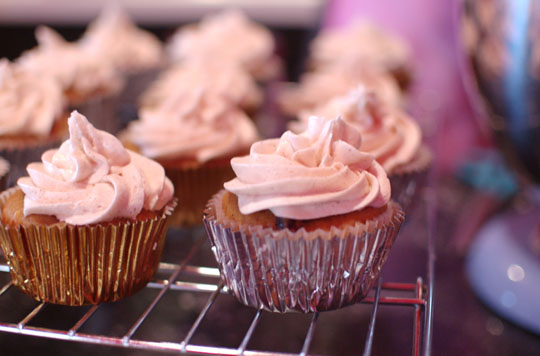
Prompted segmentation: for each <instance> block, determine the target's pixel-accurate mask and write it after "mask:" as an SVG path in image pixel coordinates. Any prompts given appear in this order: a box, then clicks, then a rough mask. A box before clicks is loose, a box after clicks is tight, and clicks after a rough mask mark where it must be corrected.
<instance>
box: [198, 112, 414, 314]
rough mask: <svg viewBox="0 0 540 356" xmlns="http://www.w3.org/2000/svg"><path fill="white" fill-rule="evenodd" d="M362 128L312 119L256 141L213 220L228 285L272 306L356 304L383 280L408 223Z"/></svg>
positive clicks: (215, 205) (216, 204)
mask: <svg viewBox="0 0 540 356" xmlns="http://www.w3.org/2000/svg"><path fill="white" fill-rule="evenodd" d="M360 144H361V137H360V132H359V131H358V130H357V129H356V128H355V127H354V126H352V125H349V124H348V123H347V122H346V121H344V120H343V119H341V118H337V119H333V120H327V119H324V118H319V117H312V118H311V119H310V121H309V125H308V128H307V130H306V131H305V132H303V133H301V134H298V135H297V134H294V133H292V132H290V131H287V132H286V133H284V134H283V135H282V136H281V138H279V139H268V140H264V141H259V142H256V143H255V144H253V146H252V147H251V151H250V154H249V156H244V157H236V158H233V159H232V161H231V165H232V167H233V170H234V172H235V173H236V176H237V177H236V178H234V179H233V180H231V181H229V182H227V183H225V190H222V191H220V192H219V193H217V194H216V195H214V197H213V198H212V199H211V200H210V201H209V203H208V207H207V209H206V210H205V215H204V222H205V227H206V231H207V233H208V236H209V238H210V241H211V244H212V251H213V252H214V254H215V257H216V260H217V262H218V264H219V267H220V271H221V275H222V278H223V280H224V282H225V284H226V285H227V288H228V290H229V291H230V292H231V293H233V294H234V296H235V297H236V298H238V300H239V301H241V302H242V303H243V304H245V305H248V306H252V307H255V308H264V309H267V310H270V311H276V312H286V311H292V310H296V311H301V312H306V313H307V312H315V311H325V310H332V309H337V308H340V307H343V306H346V305H349V304H352V303H356V302H357V301H359V300H361V299H362V298H363V297H365V296H366V295H367V293H368V292H369V290H370V288H371V287H372V285H373V283H374V282H375V280H376V279H377V277H378V275H379V273H380V270H381V267H382V265H383V263H384V262H385V260H386V258H387V256H388V252H389V249H390V247H391V245H392V244H393V241H394V239H395V236H396V234H397V232H398V230H399V227H400V226H401V223H402V221H403V218H404V216H403V212H402V211H401V208H400V207H399V205H398V204H397V203H395V202H393V201H391V200H390V194H391V190H390V182H389V180H388V177H387V176H386V173H385V172H384V169H383V168H382V167H381V166H380V165H379V164H378V163H377V162H376V161H375V159H374V158H373V156H371V155H369V154H367V153H365V152H361V151H360V150H359V147H360Z"/></svg>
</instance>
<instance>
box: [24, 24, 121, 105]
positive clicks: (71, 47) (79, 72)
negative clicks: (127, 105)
mask: <svg viewBox="0 0 540 356" xmlns="http://www.w3.org/2000/svg"><path fill="white" fill-rule="evenodd" d="M36 38H37V41H38V44H39V45H38V47H36V48H33V49H31V50H29V51H26V52H24V53H23V54H22V56H21V57H19V58H18V59H17V64H18V65H19V66H21V67H22V68H25V69H26V70H30V71H33V72H34V73H36V74H37V75H39V76H42V75H50V76H53V77H54V78H55V79H56V80H58V82H59V83H60V85H61V86H62V89H63V90H65V91H67V90H72V91H74V92H77V93H80V94H81V95H92V94H95V93H97V92H100V93H101V94H103V93H114V92H117V91H118V90H120V89H121V88H122V86H123V80H122V78H121V77H120V75H119V74H118V72H117V71H116V70H115V69H114V67H113V66H112V64H111V63H110V61H106V60H103V59H102V58H100V57H98V56H97V55H95V54H93V53H90V52H89V51H85V50H83V48H82V47H81V46H79V45H78V44H76V43H71V42H66V41H65V40H64V39H63V38H62V37H61V36H60V35H59V34H58V33H56V32H55V31H54V30H52V29H50V28H48V27H45V26H40V27H38V28H37V29H36Z"/></svg>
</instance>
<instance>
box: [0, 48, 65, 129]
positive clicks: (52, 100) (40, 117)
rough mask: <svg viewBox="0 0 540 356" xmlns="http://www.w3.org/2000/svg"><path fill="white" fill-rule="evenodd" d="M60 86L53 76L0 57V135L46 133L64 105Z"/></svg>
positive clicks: (60, 113) (58, 116)
mask: <svg viewBox="0 0 540 356" xmlns="http://www.w3.org/2000/svg"><path fill="white" fill-rule="evenodd" d="M65 105H66V103H65V100H64V98H63V96H62V88H61V87H60V85H59V84H58V82H57V81H56V80H54V78H53V77H51V76H47V75H42V76H40V78H39V80H36V77H35V75H34V74H33V73H32V72H29V71H27V70H24V69H22V68H18V67H17V66H16V65H14V64H12V63H10V62H9V61H8V60H7V59H0V135H17V134H24V135H36V136H48V135H49V134H50V133H51V130H52V127H53V125H54V122H55V120H58V119H60V118H61V115H62V113H63V112H64V109H65Z"/></svg>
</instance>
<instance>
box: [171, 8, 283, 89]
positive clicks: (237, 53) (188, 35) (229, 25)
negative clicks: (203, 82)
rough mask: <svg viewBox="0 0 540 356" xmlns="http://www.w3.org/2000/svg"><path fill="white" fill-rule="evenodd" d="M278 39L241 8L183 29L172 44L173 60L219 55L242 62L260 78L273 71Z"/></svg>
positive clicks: (219, 56) (207, 18) (220, 57)
mask: <svg viewBox="0 0 540 356" xmlns="http://www.w3.org/2000/svg"><path fill="white" fill-rule="evenodd" d="M273 54H274V39H273V37H272V34H271V33H270V32H269V31H268V30H267V29H266V28H264V27H262V26H260V25H257V24H256V23H254V22H252V21H250V20H249V19H248V18H247V17H246V16H245V15H244V14H243V13H242V12H240V11H234V10H230V11H226V12H222V13H219V14H213V15H209V16H207V17H204V18H203V19H202V20H201V22H200V23H198V24H197V25H192V26H185V27H182V28H180V29H179V30H178V31H177V32H176V33H175V34H174V36H173V37H172V39H171V41H170V44H169V55H170V57H171V58H172V59H173V60H184V59H186V58H217V59H219V60H220V61H222V60H224V61H227V62H233V63H238V64H239V65H241V66H242V67H244V68H245V69H246V70H247V71H248V72H249V73H250V74H252V75H253V76H255V77H256V78H258V79H265V78H261V77H265V76H266V75H268V74H270V73H267V72H268V71H271V69H272V68H270V67H271V66H272V60H273Z"/></svg>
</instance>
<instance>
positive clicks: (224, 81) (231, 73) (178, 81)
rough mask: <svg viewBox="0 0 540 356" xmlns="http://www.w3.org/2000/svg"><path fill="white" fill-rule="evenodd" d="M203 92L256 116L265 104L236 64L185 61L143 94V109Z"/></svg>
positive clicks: (254, 86)
mask: <svg viewBox="0 0 540 356" xmlns="http://www.w3.org/2000/svg"><path fill="white" fill-rule="evenodd" d="M197 90H204V91H205V92H206V93H207V95H212V96H217V97H221V98H223V99H225V100H227V101H228V102H229V103H230V105H231V106H235V107H238V108H240V109H242V110H244V111H245V112H247V113H248V114H249V116H253V115H254V113H255V112H256V111H257V109H258V108H259V106H260V105H261V103H262V93H261V91H260V89H259V88H258V87H257V84H256V83H255V81H254V80H253V78H252V77H251V76H250V75H249V74H248V73H247V72H246V71H244V70H243V69H242V68H241V67H239V66H238V65H236V64H234V63H227V62H224V61H219V62H218V61H209V60H186V61H184V62H182V63H179V64H176V65H174V66H172V67H170V68H169V69H167V70H166V71H164V72H163V73H162V74H161V75H160V76H159V78H158V80H157V81H155V82H154V83H153V84H152V85H151V86H150V87H149V88H148V89H147V90H146V91H145V92H144V94H143V95H142V97H141V99H140V108H141V110H143V111H144V110H149V109H150V110H151V109H155V108H158V107H159V106H161V105H163V103H164V102H165V101H167V100H168V98H169V97H171V96H178V97H182V96H187V95H190V94H189V93H190V92H193V91H197Z"/></svg>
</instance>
